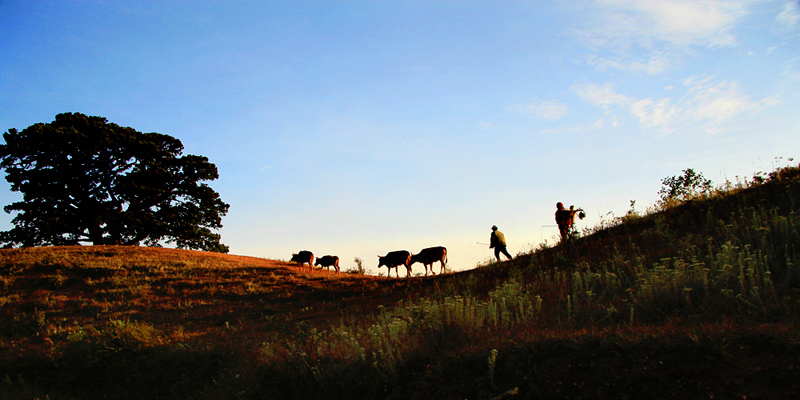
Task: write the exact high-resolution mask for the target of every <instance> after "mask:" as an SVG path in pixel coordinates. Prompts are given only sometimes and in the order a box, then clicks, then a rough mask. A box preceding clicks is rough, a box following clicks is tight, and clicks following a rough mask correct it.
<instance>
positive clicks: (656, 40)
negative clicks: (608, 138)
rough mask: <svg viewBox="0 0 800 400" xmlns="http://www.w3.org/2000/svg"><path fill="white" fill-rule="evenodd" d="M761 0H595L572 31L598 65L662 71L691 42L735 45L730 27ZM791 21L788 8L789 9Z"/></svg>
mask: <svg viewBox="0 0 800 400" xmlns="http://www.w3.org/2000/svg"><path fill="white" fill-rule="evenodd" d="M759 1H761V0H647V1H642V0H595V1H590V2H589V4H590V5H594V7H587V8H586V9H587V16H588V17H587V19H586V21H587V22H586V25H585V26H584V27H583V28H582V29H578V30H577V31H575V32H574V33H575V34H576V36H577V38H578V39H579V40H580V41H581V42H583V43H584V44H586V45H587V46H589V47H590V48H591V49H592V50H593V51H595V52H596V53H598V54H596V55H592V56H589V57H587V63H589V64H591V65H595V66H597V67H598V68H600V69H601V70H607V69H618V70H623V71H628V72H634V73H646V74H651V75H653V74H660V73H663V72H665V71H667V70H669V69H673V68H675V67H677V66H680V65H681V63H682V59H683V58H684V57H686V56H687V54H691V52H692V51H693V48H695V47H708V48H719V47H729V46H736V45H737V38H736V34H735V32H734V28H735V27H736V26H737V24H738V23H740V22H741V20H742V19H743V18H744V17H745V16H746V15H747V14H748V7H749V6H750V5H751V4H753V3H756V2H759ZM787 19H789V20H791V13H790V12H789V13H787Z"/></svg>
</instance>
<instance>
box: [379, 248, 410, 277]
mask: <svg viewBox="0 0 800 400" xmlns="http://www.w3.org/2000/svg"><path fill="white" fill-rule="evenodd" d="M410 261H411V253H409V252H408V251H406V250H397V251H390V252H389V253H388V254H386V255H385V256H383V257H381V256H378V270H380V269H381V266H383V265H385V266H386V269H387V272H386V276H391V274H392V268H395V272H397V277H398V278H399V277H400V266H401V265H405V266H406V276H407V277H408V276H411V264H409V262H410Z"/></svg>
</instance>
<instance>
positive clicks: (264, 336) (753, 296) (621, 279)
mask: <svg viewBox="0 0 800 400" xmlns="http://www.w3.org/2000/svg"><path fill="white" fill-rule="evenodd" d="M798 202H800V169H798V168H795V167H789V168H784V169H781V170H779V171H775V172H773V173H772V174H770V176H768V177H765V178H764V179H757V180H755V183H746V184H740V185H737V186H733V187H727V188H724V189H722V188H721V189H718V190H717V191H716V192H715V193H714V194H712V195H709V196H704V197H701V198H697V199H695V200H693V201H690V202H686V203H682V204H679V203H676V202H673V203H671V204H669V205H668V206H664V207H659V209H657V210H652V211H651V212H649V213H646V214H645V215H639V214H637V213H633V212H631V213H629V214H628V215H626V216H625V217H622V218H618V219H615V220H612V221H607V222H606V223H604V224H603V225H602V226H598V227H596V228H594V229H592V230H591V232H586V233H587V234H586V235H584V236H583V237H582V238H580V239H576V240H573V241H570V242H567V243H563V244H559V245H556V246H554V247H543V248H540V249H537V250H535V251H534V252H532V253H531V254H528V255H524V256H520V257H518V258H516V259H514V260H513V261H510V262H504V263H499V264H493V265H488V266H485V267H482V268H479V269H476V270H473V271H464V272H459V273H453V274H447V275H442V276H436V277H424V278H420V277H416V278H410V279H405V278H400V279H394V278H392V279H387V278H378V277H371V276H362V275H350V274H340V275H336V274H333V273H329V272H327V271H317V270H315V271H309V270H308V269H307V268H306V269H305V270H302V269H299V268H297V267H296V266H293V265H290V264H286V263H283V262H278V261H272V260H264V259H258V258H251V257H239V256H230V255H221V254H216V253H203V252H192V251H180V250H170V249H154V248H131V247H114V246H110V247H79V248H73V247H50V248H34V249H14V250H0V378H2V379H3V380H2V382H0V398H2V399H11V400H16V399H29V398H34V397H38V398H40V399H45V398H49V399H105V398H114V399H160V398H164V399H166V398H169V399H176V398H179V399H182V398H185V399H263V398H270V399H295V398H296V399H306V398H321V399H339V398H342V399H345V398H346V399H384V398H386V399H394V398H397V399H401V398H402V399H429V398H442V399H464V398H468V399H501V398H509V399H511V398H547V399H560V398H564V399H566V398H570V399H578V398H582V399H595V398H596V399H636V398H648V399H667V398H681V399H685V398H730V399H733V398H738V399H742V398H760V399H784V398H794V397H797V393H798V391H800V347H798V343H800V342H799V341H798V339H800V333H799V332H800V331H799V330H798V326H799V325H800V324H798V322H800V321H798V310H800V228H798V227H799V226H800V215H798V208H799V204H798Z"/></svg>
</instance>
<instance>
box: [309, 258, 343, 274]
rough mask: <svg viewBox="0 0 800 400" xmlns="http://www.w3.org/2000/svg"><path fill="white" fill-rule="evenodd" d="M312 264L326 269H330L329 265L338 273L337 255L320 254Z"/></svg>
mask: <svg viewBox="0 0 800 400" xmlns="http://www.w3.org/2000/svg"><path fill="white" fill-rule="evenodd" d="M314 265H319V269H322V267H325V268H327V269H328V271H330V270H331V267H333V269H335V270H336V273H337V274H338V273H339V257H337V256H322V257H319V258H317V262H315V263H314Z"/></svg>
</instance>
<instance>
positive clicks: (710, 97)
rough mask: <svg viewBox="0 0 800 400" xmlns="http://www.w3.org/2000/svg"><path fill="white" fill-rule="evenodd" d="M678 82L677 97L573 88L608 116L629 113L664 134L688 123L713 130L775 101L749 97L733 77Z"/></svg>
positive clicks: (599, 87)
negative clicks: (679, 92) (679, 89)
mask: <svg viewBox="0 0 800 400" xmlns="http://www.w3.org/2000/svg"><path fill="white" fill-rule="evenodd" d="M682 83H683V88H684V90H685V93H684V94H683V95H682V96H680V97H678V98H672V97H663V98H649V97H648V98H642V99H637V98H635V97H632V96H628V95H625V94H621V93H618V92H617V91H616V90H615V89H614V87H613V86H612V85H609V84H606V85H598V84H587V85H578V86H575V87H574V88H573V89H574V91H575V92H576V93H577V94H578V95H579V96H580V97H582V98H583V99H584V100H586V101H588V102H589V103H590V104H593V105H595V106H598V107H601V108H603V110H604V111H605V113H606V114H608V115H610V116H611V118H615V117H619V116H620V115H621V114H629V115H631V116H633V117H635V118H636V119H637V120H638V122H639V125H640V126H642V127H643V128H646V129H655V130H659V131H660V132H661V133H664V134H668V133H671V132H674V131H675V130H676V129H685V128H690V127H697V128H699V129H701V130H703V131H705V132H707V133H716V132H719V131H720V129H721V127H722V126H723V124H725V123H727V122H728V121H730V120H732V119H733V118H734V117H736V116H738V115H740V114H744V113H748V112H753V111H758V110H760V109H763V108H764V107H767V106H770V105H773V104H775V103H777V102H779V99H777V98H775V97H768V98H765V99H762V100H753V99H751V98H750V96H748V95H747V94H745V93H744V92H743V90H742V88H741V85H740V84H739V83H738V82H736V81H722V82H714V80H713V78H709V77H705V78H699V77H692V78H688V79H685V80H684V81H683V82H682ZM671 90H676V89H674V88H673V89H671Z"/></svg>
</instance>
